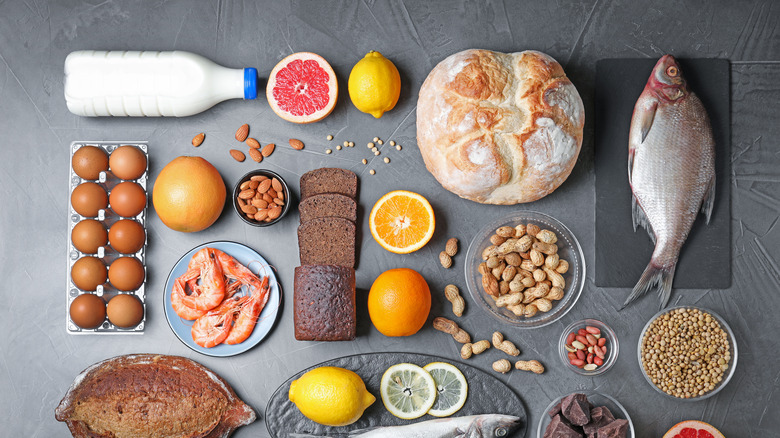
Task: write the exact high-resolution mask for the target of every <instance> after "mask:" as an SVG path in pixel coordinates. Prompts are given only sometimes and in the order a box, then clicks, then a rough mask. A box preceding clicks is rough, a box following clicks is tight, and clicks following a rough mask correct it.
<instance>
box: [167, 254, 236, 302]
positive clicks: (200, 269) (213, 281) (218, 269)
mask: <svg viewBox="0 0 780 438" xmlns="http://www.w3.org/2000/svg"><path fill="white" fill-rule="evenodd" d="M204 249H206V250H208V251H207V252H206V254H207V257H205V258H199V259H198V260H197V261H196V262H195V263H193V261H195V256H193V260H191V261H190V265H194V266H192V267H191V269H189V270H188V271H187V272H186V273H185V274H184V275H182V276H181V277H179V278H177V279H176V282H175V283H174V284H176V283H181V285H182V286H184V284H183V282H187V281H190V280H192V279H193V278H197V276H200V285H199V286H198V287H197V291H198V293H197V294H192V295H186V294H184V296H181V297H180V300H181V303H182V304H184V305H185V306H187V307H190V308H192V309H197V310H211V309H213V308H215V307H217V306H218V305H219V303H221V302H222V300H224V299H225V277H224V274H223V272H222V265H221V264H220V263H218V262H217V256H216V254H215V253H214V251H215V250H213V249H211V248H204ZM201 252H202V251H198V252H197V253H196V255H200V254H201ZM179 280H182V281H181V282H180V281H179Z"/></svg>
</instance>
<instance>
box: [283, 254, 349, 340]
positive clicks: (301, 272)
mask: <svg viewBox="0 0 780 438" xmlns="http://www.w3.org/2000/svg"><path fill="white" fill-rule="evenodd" d="M293 289H294V291H293V294H294V299H293V301H294V302H293V314H294V325H295V339H297V340H299V341H350V340H352V339H355V328H356V325H357V321H356V316H355V270H354V269H352V268H345V267H343V266H334V265H307V266H298V267H297V268H295V282H294V286H293Z"/></svg>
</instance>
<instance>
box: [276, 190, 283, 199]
mask: <svg viewBox="0 0 780 438" xmlns="http://www.w3.org/2000/svg"><path fill="white" fill-rule="evenodd" d="M276 197H277V198H279V199H281V200H282V201H284V192H276Z"/></svg>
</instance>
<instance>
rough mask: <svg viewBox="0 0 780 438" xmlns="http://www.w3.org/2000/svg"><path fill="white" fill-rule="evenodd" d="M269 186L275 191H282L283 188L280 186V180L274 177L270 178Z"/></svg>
mask: <svg viewBox="0 0 780 438" xmlns="http://www.w3.org/2000/svg"><path fill="white" fill-rule="evenodd" d="M271 187H273V188H274V190H276V193H281V192H283V191H284V188H283V187H282V182H281V181H279V180H278V179H276V178H273V179H271Z"/></svg>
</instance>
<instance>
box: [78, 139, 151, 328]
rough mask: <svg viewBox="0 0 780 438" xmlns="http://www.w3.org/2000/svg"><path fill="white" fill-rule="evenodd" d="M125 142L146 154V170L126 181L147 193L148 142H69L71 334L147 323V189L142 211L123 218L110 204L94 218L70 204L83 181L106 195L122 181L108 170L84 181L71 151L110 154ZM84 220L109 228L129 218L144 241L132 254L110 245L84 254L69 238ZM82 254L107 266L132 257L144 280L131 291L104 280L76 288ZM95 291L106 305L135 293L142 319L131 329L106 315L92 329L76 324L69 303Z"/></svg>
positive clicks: (137, 326)
mask: <svg viewBox="0 0 780 438" xmlns="http://www.w3.org/2000/svg"><path fill="white" fill-rule="evenodd" d="M124 145H131V146H135V147H137V148H139V149H140V150H141V151H143V153H144V155H145V156H146V170H145V171H144V173H143V175H141V177H140V178H138V179H135V180H128V181H133V182H135V183H138V184H139V185H140V186H141V187H142V188H143V189H144V192H147V188H146V186H147V182H148V175H149V151H148V142H145V141H74V142H73V143H71V144H70V157H71V160H69V161H68V169H69V172H68V181H69V187H70V190H69V192H68V193H69V195H68V245H67V248H68V254H67V271H66V272H67V284H66V291H67V306H66V307H65V327H66V330H67V332H68V333H69V334H73V335H83V334H98V335H105V334H114V335H115V334H143V332H144V326H145V323H146V289H145V288H146V263H145V256H146V245H147V241H148V232H147V230H146V208H147V207H146V206H147V205H148V202H149V196H148V192H147V195H146V203H145V205H144V208H143V210H142V211H141V213H139V214H138V215H136V216H133V217H123V216H119V215H118V214H116V213H115V212H114V211H113V210H111V207H110V205H109V206H108V207H107V208H106V209H101V210H99V212H98V215H97V217H86V216H82V215H80V214H79V213H77V212H76V211H75V210H74V209H73V206H72V205H71V203H70V194H72V193H73V190H74V189H75V188H76V187H77V186H78V185H79V184H82V183H84V182H95V183H98V184H99V185H101V186H102V187H103V188H104V189H105V190H106V193H107V194H109V195H110V194H111V190H112V189H113V188H114V187H115V186H116V185H117V184H119V183H120V182H122V181H125V180H121V179H119V178H117V177H116V176H114V175H113V174H112V173H111V170H110V169H109V170H108V171H103V172H100V174H99V177H98V179H97V180H87V179H83V178H81V177H80V176H78V175H76V172H74V170H73V167H72V165H71V162H72V158H73V154H74V153H75V152H76V151H77V150H78V149H79V148H81V147H83V146H97V147H100V148H102V149H103V150H104V151H105V152H106V153H107V154H109V156H110V154H111V153H112V152H113V151H114V150H115V149H116V148H117V147H119V146H124ZM84 219H95V220H98V221H99V222H101V223H102V224H103V226H104V227H105V228H106V231H108V230H109V229H110V228H111V225H113V224H114V223H115V222H117V221H118V220H120V219H132V220H135V221H137V222H138V223H140V224H141V226H142V227H143V228H144V232H145V236H144V244H143V246H142V247H141V249H140V250H139V251H137V252H135V253H133V254H121V253H119V252H117V251H116V250H114V249H113V248H111V246H110V245H108V244H107V245H105V246H101V247H100V248H98V250H97V253H95V254H86V253H83V252H81V251H79V250H78V249H76V247H75V246H74V245H73V242H72V241H71V233H72V232H73V227H75V226H76V224H78V223H79V222H80V221H82V220H84ZM85 256H94V257H98V258H100V259H101V260H103V262H104V263H105V264H106V267H108V266H110V265H111V263H112V262H113V261H114V260H116V259H118V258H119V257H135V258H136V259H138V260H139V261H140V262H141V264H142V265H143V266H144V282H143V283H142V284H141V286H140V287H139V288H138V289H136V290H134V291H120V290H118V289H116V288H114V287H113V286H111V284H110V283H109V282H108V281H106V283H104V284H102V285H99V286H97V288H96V289H95V290H93V291H84V290H81V289H79V288H78V287H76V285H75V284H74V283H73V279H72V278H71V269H72V267H73V264H74V263H75V262H76V260H78V259H80V258H81V257H85ZM88 293H90V294H95V295H97V296H99V297H101V298H102V299H103V300H104V301H105V302H106V304H107V303H108V301H109V300H110V299H111V298H113V297H114V296H116V295H118V294H131V295H135V296H136V298H138V299H139V300H140V301H141V304H142V306H143V311H144V315H143V318H142V319H141V322H140V323H138V325H136V326H135V327H131V328H121V327H117V326H115V325H114V324H112V323H111V322H110V321H109V320H108V318H106V319H105V321H103V323H102V324H101V325H100V326H98V327H97V328H94V329H83V328H81V327H79V326H77V325H76V324H75V323H74V322H73V321H72V320H71V318H70V305H71V303H72V302H73V300H74V299H76V297H78V296H80V295H83V294H88Z"/></svg>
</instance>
